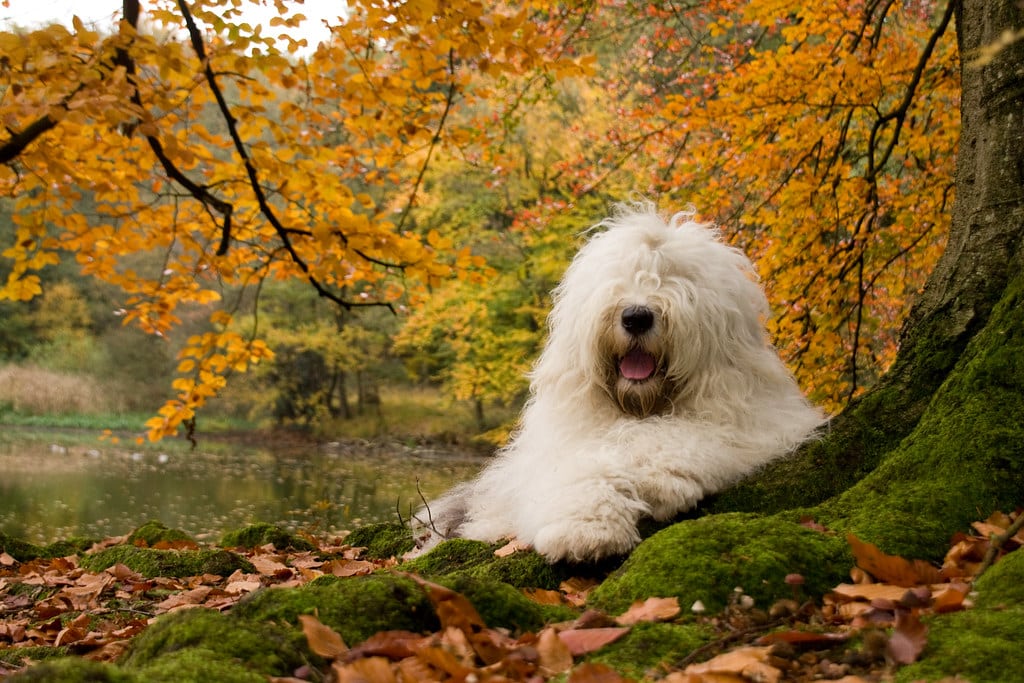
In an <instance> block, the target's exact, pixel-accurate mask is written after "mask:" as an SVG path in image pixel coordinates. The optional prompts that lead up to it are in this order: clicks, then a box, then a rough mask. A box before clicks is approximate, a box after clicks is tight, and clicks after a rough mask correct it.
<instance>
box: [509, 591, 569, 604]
mask: <svg viewBox="0 0 1024 683" xmlns="http://www.w3.org/2000/svg"><path fill="white" fill-rule="evenodd" d="M520 590H521V591H522V593H523V595H525V596H526V597H528V598H529V599H530V600H533V601H534V602H536V603H537V604H538V605H564V604H566V600H565V596H563V595H562V594H561V593H560V592H559V591H549V590H545V589H543V588H521V589H520Z"/></svg>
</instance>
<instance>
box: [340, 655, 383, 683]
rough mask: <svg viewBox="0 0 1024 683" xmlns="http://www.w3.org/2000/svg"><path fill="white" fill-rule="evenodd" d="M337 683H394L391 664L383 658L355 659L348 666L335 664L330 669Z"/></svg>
mask: <svg viewBox="0 0 1024 683" xmlns="http://www.w3.org/2000/svg"><path fill="white" fill-rule="evenodd" d="M331 671H332V672H333V673H334V680H335V681H337V682H338V683H396V681H397V679H396V678H395V672H394V671H393V670H392V668H391V662H389V661H388V660H386V659H384V658H383V657H368V658H366V659H357V660H356V661H354V662H352V663H350V664H341V663H340V662H335V663H334V665H333V666H332V667H331Z"/></svg>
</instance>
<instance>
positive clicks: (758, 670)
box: [683, 646, 782, 683]
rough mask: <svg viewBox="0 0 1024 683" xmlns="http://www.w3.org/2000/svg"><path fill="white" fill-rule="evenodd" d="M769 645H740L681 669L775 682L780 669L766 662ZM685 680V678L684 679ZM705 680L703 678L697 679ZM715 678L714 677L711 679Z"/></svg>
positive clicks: (703, 674) (764, 682) (699, 673)
mask: <svg viewBox="0 0 1024 683" xmlns="http://www.w3.org/2000/svg"><path fill="white" fill-rule="evenodd" d="M770 652H771V647H770V646H764V647H755V646H751V647H741V648H737V649H735V650H730V651H729V652H726V653H723V654H720V655H718V656H717V657H713V658H712V659H709V660H708V661H706V662H700V663H699V664H691V665H690V666H688V667H686V670H685V671H683V673H684V674H690V675H693V674H697V675H700V676H706V675H707V674H712V675H714V674H725V675H732V676H738V677H740V680H743V679H748V680H753V681H759V683H776V682H777V681H779V680H780V679H781V678H782V671H780V670H779V669H776V668H775V667H774V666H772V665H771V664H768V656H769V653H770ZM684 680H685V679H684ZM698 680H705V679H698ZM711 680H715V679H711Z"/></svg>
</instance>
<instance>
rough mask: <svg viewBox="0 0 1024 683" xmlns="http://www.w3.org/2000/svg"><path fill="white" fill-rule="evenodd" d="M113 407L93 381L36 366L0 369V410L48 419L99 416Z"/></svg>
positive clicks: (102, 388)
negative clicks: (75, 414)
mask: <svg viewBox="0 0 1024 683" xmlns="http://www.w3.org/2000/svg"><path fill="white" fill-rule="evenodd" d="M113 407H114V403H113V401H112V400H111V396H110V392H109V391H106V390H105V388H104V387H103V386H102V385H101V384H100V382H98V381H97V380H96V379H95V378H93V377H88V376H85V375H78V374H72V373H66V372H54V371H52V370H45V369H43V368H40V367H36V366H21V365H6V366H3V367H0V410H3V409H4V408H6V409H7V410H6V411H11V412H14V413H20V414H28V415H52V414H66V413H79V414H89V413H103V412H109V411H110V410H111V409H112V408H113ZM6 411H4V412H6Z"/></svg>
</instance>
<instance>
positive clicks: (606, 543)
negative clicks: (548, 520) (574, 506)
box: [533, 518, 640, 562]
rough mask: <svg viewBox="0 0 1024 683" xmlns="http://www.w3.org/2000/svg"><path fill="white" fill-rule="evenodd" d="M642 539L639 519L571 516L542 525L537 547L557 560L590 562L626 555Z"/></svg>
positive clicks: (537, 537)
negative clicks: (638, 530)
mask: <svg viewBox="0 0 1024 683" xmlns="http://www.w3.org/2000/svg"><path fill="white" fill-rule="evenodd" d="M639 542H640V534H639V532H637V529H636V524H635V523H628V522H626V521H625V520H608V519H603V520H596V519H587V520H580V519H572V518H568V519H563V520H560V521H558V522H554V523H552V524H548V525H547V526H544V527H542V528H541V529H540V531H538V532H537V534H536V536H534V538H533V547H534V549H535V550H536V551H537V552H538V553H540V554H541V555H543V556H544V557H546V558H547V559H549V560H551V561H553V562H554V561H560V560H567V561H570V562H589V561H592V560H598V559H601V558H603V557H610V556H613V555H624V554H625V553H628V552H629V551H630V550H632V549H633V548H634V546H636V544H637V543H639Z"/></svg>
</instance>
